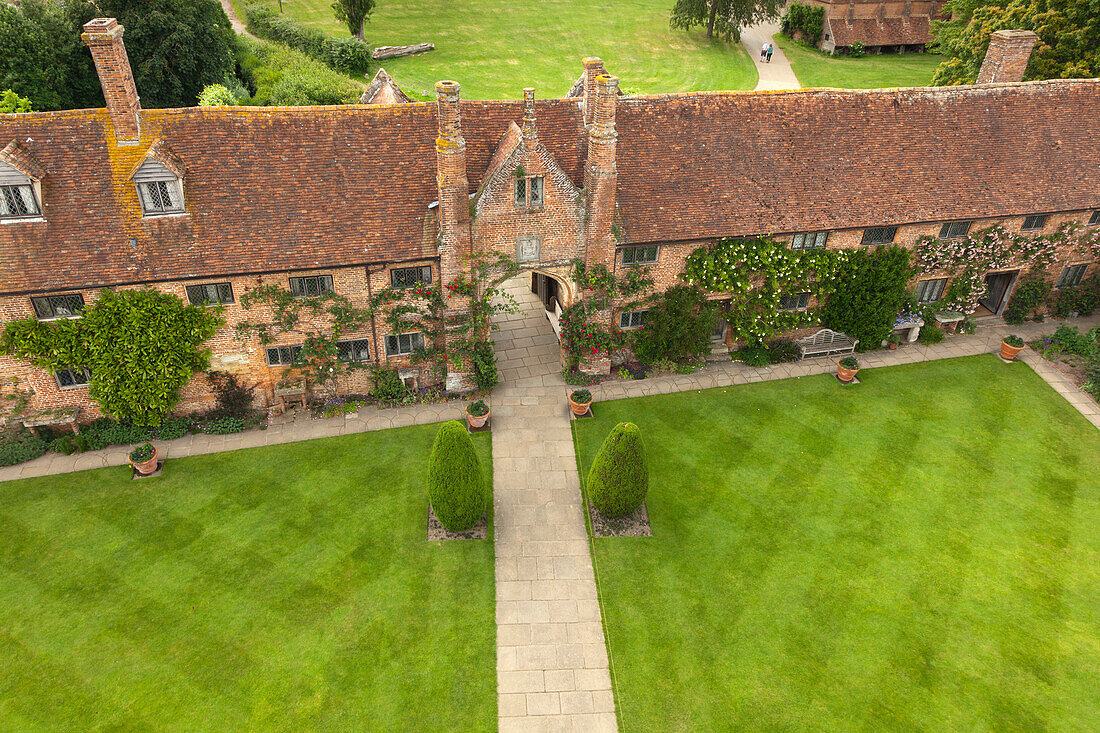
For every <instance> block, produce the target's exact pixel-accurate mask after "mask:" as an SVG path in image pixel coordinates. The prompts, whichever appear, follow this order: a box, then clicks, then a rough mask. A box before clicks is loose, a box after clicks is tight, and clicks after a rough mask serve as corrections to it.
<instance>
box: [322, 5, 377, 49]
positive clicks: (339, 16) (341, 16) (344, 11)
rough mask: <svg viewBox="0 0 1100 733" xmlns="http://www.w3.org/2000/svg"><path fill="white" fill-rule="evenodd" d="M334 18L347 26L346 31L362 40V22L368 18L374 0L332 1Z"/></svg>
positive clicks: (372, 9)
mask: <svg viewBox="0 0 1100 733" xmlns="http://www.w3.org/2000/svg"><path fill="white" fill-rule="evenodd" d="M332 10H333V12H334V13H335V14H336V20H338V21H340V22H341V23H343V24H344V25H346V26H347V27H348V33H350V34H352V35H353V36H355V37H356V38H358V39H359V40H360V41H362V40H363V24H364V23H366V22H367V21H368V20H370V14H371V13H372V12H373V11H374V0H336V1H335V2H334V3H332Z"/></svg>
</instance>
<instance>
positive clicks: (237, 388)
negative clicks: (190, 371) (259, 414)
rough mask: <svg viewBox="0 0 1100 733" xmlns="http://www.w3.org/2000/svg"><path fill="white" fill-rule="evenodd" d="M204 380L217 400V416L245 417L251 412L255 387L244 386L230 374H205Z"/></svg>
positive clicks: (235, 376) (234, 375)
mask: <svg viewBox="0 0 1100 733" xmlns="http://www.w3.org/2000/svg"><path fill="white" fill-rule="evenodd" d="M206 379H207V381H208V382H210V387H211V388H212V389H213V390H214V395H215V396H216V397H217V400H218V409H217V411H216V412H217V414H220V415H225V416H227V417H245V416H247V415H248V414H250V413H251V412H252V400H253V399H254V395H253V393H254V392H255V391H256V385H254V384H253V385H251V386H245V385H244V384H243V383H242V382H241V380H239V379H238V378H237V375H236V374H232V373H231V372H207V373H206Z"/></svg>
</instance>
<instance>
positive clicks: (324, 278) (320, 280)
mask: <svg viewBox="0 0 1100 733" xmlns="http://www.w3.org/2000/svg"><path fill="white" fill-rule="evenodd" d="M295 280H297V281H298V282H299V283H304V282H306V281H307V280H316V281H317V292H316V293H312V294H311V293H308V292H295V287H294V281H295ZM325 283H327V285H325ZM326 287H327V290H326ZM287 289H288V290H290V297H291V298H294V299H295V300H297V299H299V298H316V297H319V296H321V295H324V294H325V293H335V292H336V287H335V283H334V282H333V280H332V275H299V276H296V277H288V278H287ZM298 290H300V291H301V290H306V288H305V287H304V285H299V286H298Z"/></svg>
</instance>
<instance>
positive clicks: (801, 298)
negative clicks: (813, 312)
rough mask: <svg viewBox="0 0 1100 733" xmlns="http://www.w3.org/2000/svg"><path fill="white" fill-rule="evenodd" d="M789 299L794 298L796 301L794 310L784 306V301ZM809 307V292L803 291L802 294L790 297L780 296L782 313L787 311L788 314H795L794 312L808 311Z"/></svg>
mask: <svg viewBox="0 0 1100 733" xmlns="http://www.w3.org/2000/svg"><path fill="white" fill-rule="evenodd" d="M789 298H794V299H795V301H794V307H793V308H787V307H786V306H784V305H783V301H784V300H787V299H789ZM809 307H810V291H809V290H803V291H802V292H800V293H791V294H789V295H780V296H779V310H781V311H785V312H787V313H794V312H797V311H804V310H808V309H809Z"/></svg>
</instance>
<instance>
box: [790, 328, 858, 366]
mask: <svg viewBox="0 0 1100 733" xmlns="http://www.w3.org/2000/svg"><path fill="white" fill-rule="evenodd" d="M795 343H796V344H798V349H799V351H801V352H802V358H803V359H805V358H806V357H807V356H829V355H831V354H852V353H854V352H855V350H856V344H858V343H859V339H853V338H849V337H848V336H847V334H843V333H840V332H839V331H834V330H832V329H830V328H823V329H821V330H820V331H818V332H817V333H815V334H814V335H813V336H807V337H806V338H801V339H798V340H797V341H795Z"/></svg>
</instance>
